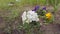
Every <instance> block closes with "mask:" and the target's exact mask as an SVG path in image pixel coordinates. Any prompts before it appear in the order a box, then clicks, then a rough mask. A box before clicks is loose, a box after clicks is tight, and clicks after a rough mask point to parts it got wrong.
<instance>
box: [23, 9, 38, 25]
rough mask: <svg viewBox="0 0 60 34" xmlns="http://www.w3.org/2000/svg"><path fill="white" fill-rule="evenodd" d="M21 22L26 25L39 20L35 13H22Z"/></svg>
mask: <svg viewBox="0 0 60 34" xmlns="http://www.w3.org/2000/svg"><path fill="white" fill-rule="evenodd" d="M22 21H23V24H24V23H25V22H26V23H28V24H29V23H30V22H32V21H36V22H38V21H39V18H38V15H37V13H36V12H35V11H32V10H30V11H24V13H23V14H22Z"/></svg>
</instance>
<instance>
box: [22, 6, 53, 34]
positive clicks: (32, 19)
mask: <svg viewBox="0 0 60 34" xmlns="http://www.w3.org/2000/svg"><path fill="white" fill-rule="evenodd" d="M42 17H43V18H42ZM40 18H42V19H44V20H43V22H44V23H51V22H52V21H53V19H54V18H53V15H52V13H51V12H47V11H46V7H43V8H42V9H40V7H39V6H35V8H34V9H33V10H29V11H24V12H23V14H22V22H23V28H24V29H26V30H27V31H28V32H30V29H31V28H34V27H36V26H37V27H40V21H39V20H40ZM28 34H29V33H28Z"/></svg>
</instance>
